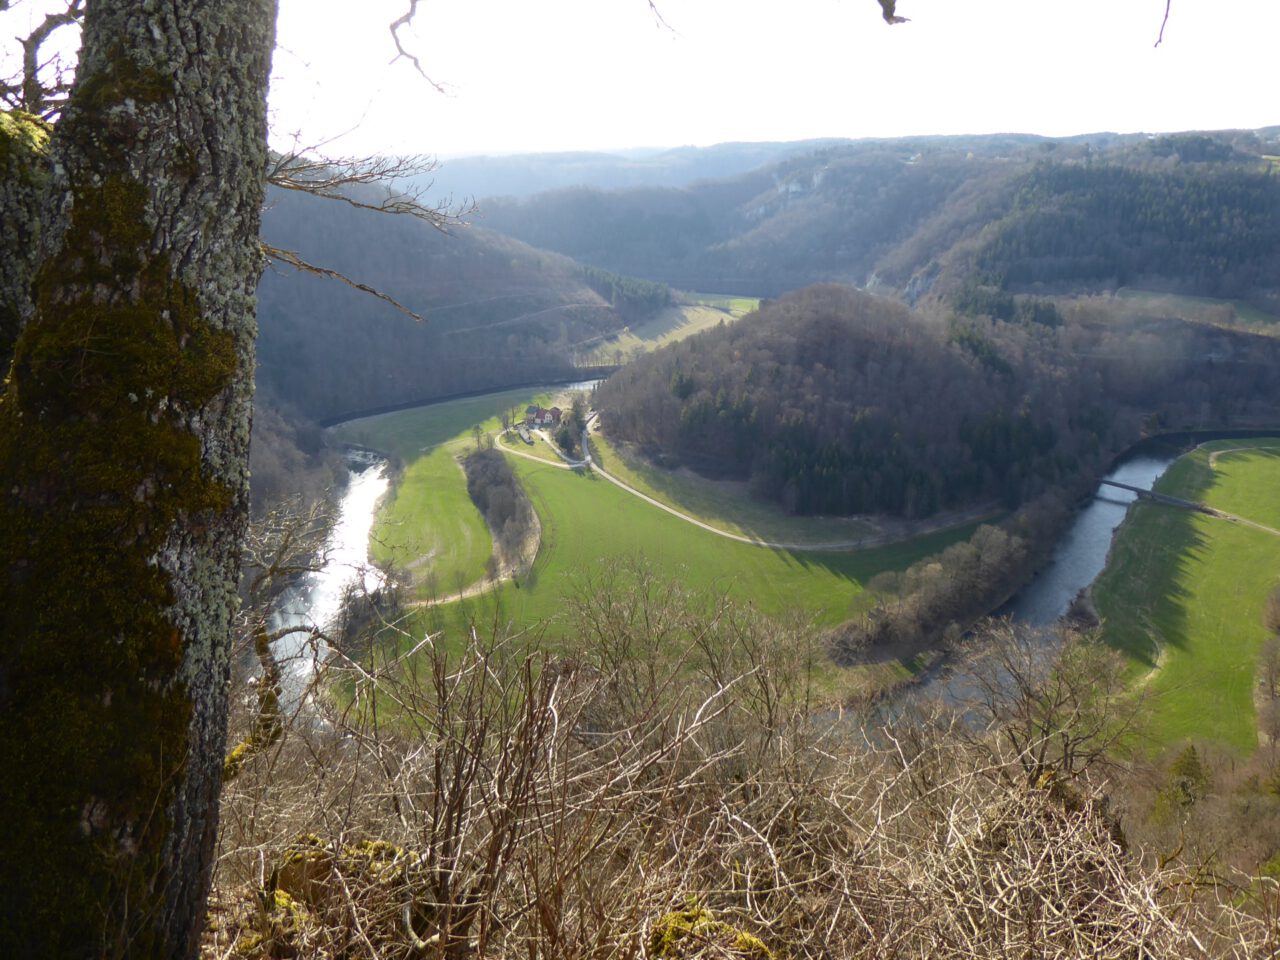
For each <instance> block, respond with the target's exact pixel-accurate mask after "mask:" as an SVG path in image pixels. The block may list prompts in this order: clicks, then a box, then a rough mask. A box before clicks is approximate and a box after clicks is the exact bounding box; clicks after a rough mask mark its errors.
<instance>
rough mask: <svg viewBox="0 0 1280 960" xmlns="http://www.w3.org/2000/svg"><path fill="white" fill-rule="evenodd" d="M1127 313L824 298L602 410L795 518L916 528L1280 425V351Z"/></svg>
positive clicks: (738, 332) (714, 344) (667, 357)
mask: <svg viewBox="0 0 1280 960" xmlns="http://www.w3.org/2000/svg"><path fill="white" fill-rule="evenodd" d="M1113 310H1114V306H1113V305H1110V304H1103V303H1101V302H1097V303H1095V302H1091V301H1086V302H1084V303H1081V304H1077V305H1075V306H1074V307H1073V308H1071V309H1068V310H1066V311H1065V313H1066V316H1065V317H1057V319H1058V321H1059V322H1058V323H1056V324H1054V323H1043V322H1037V321H1036V316H1037V314H1038V313H1039V311H1038V310H1036V309H1034V308H1033V309H1030V310H1017V311H1015V317H1016V319H1015V322H1011V323H1006V322H1000V321H993V320H988V319H985V318H982V319H976V320H975V319H970V318H954V319H951V320H949V321H944V320H940V319H932V318H927V317H925V316H923V315H921V314H918V313H914V312H912V311H911V310H909V309H908V308H907V307H905V306H903V305H901V304H899V303H895V302H892V301H889V300H885V299H881V298H878V297H875V296H871V295H869V294H865V293H860V292H858V291H855V290H852V289H849V288H844V287H837V286H819V287H813V288H809V289H806V290H801V291H798V292H796V293H794V294H790V295H788V296H786V297H784V298H782V299H780V300H777V301H775V302H772V303H768V304H766V305H765V306H764V307H762V308H761V310H760V311H759V312H758V313H757V314H756V315H754V316H753V317H748V318H747V319H745V320H743V321H742V322H740V323H738V324H736V325H733V326H730V327H725V328H720V329H716V330H712V331H708V332H706V333H704V334H701V335H699V336H697V337H692V338H690V339H688V340H686V341H683V342H681V343H678V344H673V345H671V346H669V347H666V348H664V349H662V350H660V351H658V352H656V353H654V354H652V355H650V356H647V357H644V358H641V359H640V360H638V361H636V362H635V363H633V364H631V365H630V366H628V367H626V368H624V369H623V370H622V371H620V372H619V373H617V374H615V375H614V376H613V377H612V378H610V379H609V380H608V381H606V382H605V383H604V384H602V385H601V387H600V388H599V389H598V392H597V405H598V406H599V408H600V409H601V410H602V418H603V422H604V425H605V428H606V429H607V430H608V431H609V432H610V433H611V434H612V435H613V436H615V437H618V438H620V439H622V440H627V441H631V442H634V443H636V444H638V445H640V447H641V448H642V449H645V450H647V451H649V452H651V453H653V454H655V455H665V456H667V457H670V458H673V459H675V460H676V461H678V462H680V463H683V464H686V465H688V466H690V467H693V468H694V469H697V470H699V471H702V472H705V473H708V474H716V475H725V476H732V477H737V478H742V479H749V480H750V481H751V483H752V485H753V488H754V489H755V490H756V491H757V492H758V493H759V494H760V495H761V496H763V497H765V498H768V499H771V500H775V501H777V502H779V503H781V504H782V505H783V506H785V507H786V508H787V509H789V510H792V511H795V512H798V513H831V514H850V513H875V512H885V513H891V514H899V515H904V516H908V517H920V516H926V515H928V514H931V513H933V512H935V511H937V510H940V509H945V508H949V507H957V506H961V505H965V504H970V503H974V502H976V501H984V500H1000V501H1003V502H1004V503H1007V504H1014V503H1018V502H1022V501H1024V500H1026V499H1028V498H1030V497H1032V496H1034V495H1036V494H1038V493H1041V492H1043V491H1045V490H1048V489H1050V488H1053V487H1058V486H1070V485H1072V484H1073V483H1074V482H1075V481H1076V480H1077V479H1078V478H1079V477H1080V476H1081V475H1084V474H1091V473H1093V472H1096V471H1097V470H1098V469H1100V468H1101V467H1102V466H1104V465H1105V464H1106V462H1107V461H1108V460H1109V459H1110V458H1111V457H1112V456H1114V455H1115V454H1116V453H1117V452H1118V451H1119V450H1120V449H1122V448H1123V447H1124V446H1127V445H1128V444H1130V443H1132V442H1134V441H1135V440H1136V439H1137V438H1138V437H1139V436H1140V434H1141V432H1142V431H1143V430H1144V429H1153V428H1159V427H1161V426H1163V425H1168V426H1187V425H1196V424H1197V422H1205V421H1208V420H1212V421H1213V422H1214V423H1224V424H1225V423H1228V422H1234V423H1241V422H1244V421H1247V420H1249V419H1250V418H1264V417H1267V416H1271V417H1274V416H1275V415H1276V412H1277V409H1280V383H1277V382H1276V378H1275V376H1274V371H1275V369H1276V368H1277V364H1280V343H1277V342H1276V341H1275V340H1273V339H1271V338H1265V337H1254V336H1249V335H1246V334H1234V333H1228V332H1224V331H1220V330H1215V329H1211V328H1200V327H1195V326H1193V325H1191V324H1187V323H1183V322H1181V321H1170V320H1159V319H1155V318H1151V317H1143V316H1136V317H1133V318H1131V319H1125V318H1122V317H1120V316H1117V315H1115V314H1114V313H1113V312H1112V311H1113Z"/></svg>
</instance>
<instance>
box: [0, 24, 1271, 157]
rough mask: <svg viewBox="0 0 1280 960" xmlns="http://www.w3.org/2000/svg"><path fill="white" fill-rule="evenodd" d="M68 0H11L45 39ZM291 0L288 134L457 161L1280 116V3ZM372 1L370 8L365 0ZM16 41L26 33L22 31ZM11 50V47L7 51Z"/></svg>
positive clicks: (280, 117)
mask: <svg viewBox="0 0 1280 960" xmlns="http://www.w3.org/2000/svg"><path fill="white" fill-rule="evenodd" d="M53 2H54V0H27V2H23V3H19V4H17V5H16V9H14V10H11V11H9V12H8V13H5V14H0V31H3V34H2V35H5V36H11V35H14V34H17V33H20V32H25V31H23V27H24V25H25V24H24V23H23V22H21V21H23V20H24V18H31V17H35V16H37V15H42V10H41V8H43V7H46V6H48V5H49V4H51V3H53ZM898 2H899V10H898V12H899V13H900V14H902V15H904V16H908V17H911V18H912V22H911V23H906V24H901V25H898V26H895V27H889V26H887V25H886V24H885V23H884V22H883V21H882V20H881V19H880V8H879V5H878V4H877V3H876V0H657V3H658V7H659V9H660V11H661V13H662V15H663V17H664V18H665V20H666V23H667V26H663V25H662V24H660V23H659V22H657V20H656V19H655V17H654V14H653V13H652V12H651V11H650V9H649V5H648V2H647V0H421V2H420V4H419V7H420V11H419V14H418V17H417V20H416V21H415V24H414V26H413V28H412V29H411V30H409V31H405V33H404V39H405V41H406V43H407V44H409V46H410V47H411V49H412V50H413V51H414V52H415V53H417V54H418V56H419V57H420V58H421V59H422V61H423V64H424V66H425V68H426V70H427V72H428V73H429V74H430V75H431V76H432V77H433V78H434V79H436V80H438V81H440V82H441V83H443V84H445V85H446V86H447V87H448V90H449V92H448V94H447V95H443V96H442V95H441V94H439V93H436V92H435V91H434V90H433V89H432V88H431V87H429V86H428V85H427V84H426V83H425V82H424V81H423V80H421V78H419V77H418V76H417V75H416V74H415V73H414V71H413V69H412V67H410V66H409V64H408V63H407V62H405V61H401V62H399V63H395V64H392V63H390V61H391V60H392V58H393V55H394V47H393V45H392V43H391V38H390V36H389V34H388V30H387V27H388V24H389V23H390V22H391V21H392V20H394V19H395V18H396V17H398V16H399V15H400V14H401V13H403V12H404V10H405V9H406V8H407V5H408V0H362V2H360V3H359V4H352V3H351V0H280V25H279V48H278V50H277V52H276V58H275V62H276V75H275V77H274V80H273V88H272V96H271V102H272V108H273V127H274V130H275V138H276V141H277V143H278V144H280V145H284V144H285V143H286V142H288V139H289V135H290V134H292V133H295V132H298V133H300V134H301V138H302V142H303V143H304V144H309V143H316V142H319V141H322V140H329V139H330V138H333V137H335V136H339V135H343V134H345V135H343V136H341V137H340V138H339V139H338V140H336V141H335V142H333V143H331V144H330V145H329V147H328V149H327V152H328V153H330V154H331V155H333V154H339V153H372V152H388V153H390V152H396V153H404V152H420V153H434V154H438V155H440V156H443V157H448V156H457V155H462V154H469V153H481V152H490V153H512V152H520V151H530V150H539V151H543V150H581V149H606V150H607V149H617V148H624V147H640V146H654V147H656V146H678V145H683V144H700V145H701V144H711V143H718V142H722V141H727V140H792V139H800V138H807V137H865V136H897V135H902V134H928V133H988V132H995V131H1019V132H1030V133H1043V134H1051V135H1062V134H1072V133H1088V132H1092V131H1098V130H1116V131H1149V132H1156V131H1167V130H1185V129H1193V128H1195V129H1210V128H1213V129H1216V128H1223V127H1256V126H1264V125H1270V124H1276V123H1280V106H1278V105H1277V97H1276V81H1275V76H1276V66H1277V47H1278V46H1280V0H1231V2H1229V3H1228V2H1224V0H1173V8H1172V15H1171V17H1170V20H1169V25H1168V28H1167V30H1166V32H1165V42H1164V44H1163V45H1162V46H1161V47H1160V48H1159V49H1153V47H1152V44H1153V43H1154V41H1155V38H1156V36H1157V34H1158V33H1159V30H1160V21H1161V19H1162V17H1163V15H1164V3H1165V0H1000V2H996V0H898ZM355 7H358V8H359V9H358V12H356V13H353V12H352V11H353V8H355ZM11 46H12V45H11ZM4 52H6V53H7V52H10V51H4Z"/></svg>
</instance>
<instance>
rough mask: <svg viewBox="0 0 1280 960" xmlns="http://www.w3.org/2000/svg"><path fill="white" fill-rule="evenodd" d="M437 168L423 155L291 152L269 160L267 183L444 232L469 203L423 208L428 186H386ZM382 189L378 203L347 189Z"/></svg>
mask: <svg viewBox="0 0 1280 960" xmlns="http://www.w3.org/2000/svg"><path fill="white" fill-rule="evenodd" d="M435 169H436V162H435V160H434V159H433V158H431V157H427V156H423V155H417V154H415V155H412V156H408V157H380V156H370V157H340V158H337V159H330V158H325V157H319V158H316V157H312V156H307V155H306V154H304V153H302V152H290V153H287V154H281V155H278V156H276V157H274V158H273V160H272V163H271V166H270V168H269V169H268V170H267V182H268V183H269V184H271V185H272V186H275V187H279V188H280V189H282V190H297V191H300V192H303V193H311V194H315V195H316V196H320V197H324V198H326V199H328V200H341V201H342V202H343V203H347V204H350V205H351V206H353V207H357V208H359V209H361V210H373V211H375V212H377V213H394V214H403V215H407V216H410V217H416V218H417V219H419V220H423V221H425V222H427V223H429V224H431V226H433V227H435V228H436V229H437V230H439V231H441V232H442V233H447V232H448V228H449V227H450V226H454V225H457V224H460V223H462V222H463V221H464V218H465V217H466V216H468V215H469V214H471V213H473V212H474V210H475V204H474V203H473V202H471V201H470V200H467V201H464V202H463V203H462V204H461V205H455V203H454V201H453V197H451V196H450V197H447V198H444V199H441V200H438V201H436V202H435V203H426V202H424V201H423V197H424V196H425V195H426V194H427V193H428V192H429V191H430V190H431V187H432V186H433V184H432V182H428V183H426V184H425V185H424V184H415V185H413V186H412V187H410V188H409V189H408V190H398V191H397V190H392V189H391V188H390V187H389V186H387V185H389V184H392V183H395V182H396V181H400V180H404V179H407V178H410V177H422V176H426V175H428V174H430V173H432V172H433V171H434V170H435ZM377 186H384V187H386V192H385V194H384V195H383V196H381V197H380V198H378V199H372V198H366V197H365V196H364V195H361V194H360V193H359V192H358V191H353V189H352V188H360V187H377Z"/></svg>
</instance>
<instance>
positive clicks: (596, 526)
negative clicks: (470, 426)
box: [428, 459, 973, 637]
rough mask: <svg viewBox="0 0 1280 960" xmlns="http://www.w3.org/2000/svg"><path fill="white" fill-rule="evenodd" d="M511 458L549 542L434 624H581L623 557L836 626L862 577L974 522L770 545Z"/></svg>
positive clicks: (590, 478) (895, 565)
mask: <svg viewBox="0 0 1280 960" xmlns="http://www.w3.org/2000/svg"><path fill="white" fill-rule="evenodd" d="M512 464H513V466H514V468H515V470H516V472H517V474H518V475H519V476H520V478H521V480H522V481H523V482H524V485H525V489H526V490H527V491H528V492H529V495H530V498H531V499H532V500H533V503H534V506H535V508H536V509H537V511H538V515H539V517H540V518H541V520H542V531H543V535H542V549H541V551H540V552H539V554H538V559H537V561H536V563H535V564H534V566H533V569H532V571H531V572H530V573H529V575H528V576H526V577H524V578H522V579H521V580H520V581H519V582H518V584H517V583H506V584H503V585H501V586H499V587H497V588H496V589H495V590H494V591H493V592H492V593H490V594H487V595H485V596H483V597H480V598H473V599H471V600H467V601H463V602H462V603H458V604H451V605H449V608H447V609H441V608H435V609H433V610H432V611H430V613H431V616H432V619H431V622H430V623H429V624H428V627H429V628H430V629H446V630H447V631H448V632H449V633H451V634H452V633H456V632H457V631H458V629H459V628H461V627H464V626H465V625H467V624H469V623H471V622H475V623H477V624H480V625H487V624H493V623H497V624H502V625H507V624H511V625H515V626H519V627H525V626H533V625H535V624H545V625H546V629H547V633H548V634H549V635H550V636H553V637H554V636H556V635H559V634H563V633H564V632H565V631H567V630H572V628H573V625H572V624H571V623H569V622H567V620H566V617H565V614H566V603H565V601H566V598H568V597H571V596H573V595H574V594H575V593H577V592H579V591H583V590H587V589H589V588H590V585H591V583H592V582H593V580H594V579H596V578H598V577H599V576H600V575H601V573H602V572H603V571H604V570H605V569H606V568H607V567H608V566H609V565H610V564H611V563H614V562H617V561H628V560H633V559H637V558H638V559H641V560H642V561H643V562H645V563H646V564H648V565H649V566H650V568H651V569H653V570H654V571H655V572H657V573H658V574H659V575H661V576H663V577H672V578H675V579H677V580H679V581H680V582H681V583H682V584H684V585H685V586H686V587H687V588H689V589H691V590H693V591H716V592H720V591H723V592H726V593H728V594H729V595H731V596H736V597H738V598H740V599H742V600H745V601H749V602H751V603H752V604H754V605H755V606H756V607H757V608H758V609H760V610H761V611H763V612H764V613H767V614H773V615H781V614H783V613H787V612H789V611H798V612H801V613H803V614H805V615H807V616H809V617H811V618H812V619H813V620H814V622H815V623H816V624H817V625H831V624H835V623H838V622H840V621H841V620H843V619H846V618H847V617H849V616H850V615H851V614H853V613H856V612H857V611H859V610H861V609H863V606H864V604H865V603H866V600H867V598H866V596H865V595H864V593H863V588H862V585H863V584H864V583H865V582H866V581H867V580H868V579H869V578H870V577H872V576H874V575H875V574H876V573H878V572H880V571H881V570H885V569H891V568H892V569H901V568H905V567H906V566H909V565H910V564H911V563H914V562H915V561H916V560H918V559H920V558H922V557H925V556H928V555H929V554H931V553H935V552H937V551H938V550H940V549H942V548H943V547H945V546H946V545H948V544H950V543H952V542H954V541H955V540H957V539H960V538H963V537H967V536H968V535H969V534H970V533H972V529H973V527H972V525H969V526H964V527H959V528H954V529H950V530H947V531H942V532H939V533H936V534H932V535H929V536H925V537H921V538H919V539H916V540H912V541H908V542H904V543H899V544H894V545H891V546H887V547H882V548H877V549H872V550H864V551H860V552H852V553H829V552H816V553H805V552H798V551H786V550H770V549H766V548H763V547H756V546H752V545H750V544H744V543H738V542H735V541H732V540H726V539H724V538H723V537H718V536H716V535H715V534H712V533H709V532H707V531H705V530H701V529H699V528H697V527H695V526H693V525H691V524H689V523H686V522H685V521H683V520H680V519H679V518H677V517H673V516H671V515H670V514H667V513H664V512H662V511H660V510H657V509H656V508H654V507H653V506H651V505H650V504H647V503H645V502H644V501H642V500H639V499H638V498H636V497H634V496H632V495H631V494H629V493H626V492H625V491H623V490H621V489H619V488H618V487H617V486H615V485H614V484H612V483H609V482H608V481H607V480H604V479H602V478H601V477H599V476H596V475H594V474H591V473H585V472H574V471H569V470H557V469H555V468H552V467H549V466H542V465H540V464H537V463H534V462H531V461H528V460H521V459H513V461H512Z"/></svg>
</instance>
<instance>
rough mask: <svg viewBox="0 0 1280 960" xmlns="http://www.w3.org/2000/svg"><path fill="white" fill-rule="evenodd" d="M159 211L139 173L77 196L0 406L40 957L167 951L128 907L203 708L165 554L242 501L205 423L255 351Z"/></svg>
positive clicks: (8, 762) (10, 814) (13, 794)
mask: <svg viewBox="0 0 1280 960" xmlns="http://www.w3.org/2000/svg"><path fill="white" fill-rule="evenodd" d="M145 200H146V191H145V189H144V188H143V187H142V186H141V185H140V184H137V183H133V182H130V181H129V180H127V179H125V178H121V177H113V178H108V179H107V180H106V181H104V182H103V183H102V184H101V185H100V186H96V187H93V188H90V189H83V190H81V191H80V192H79V193H78V194H77V195H76V196H75V198H74V208H73V211H72V214H71V220H70V225H69V227H68V230H67V232H66V236H65V241H64V243H65V251H64V253H63V255H61V256H59V257H57V258H54V259H52V260H51V261H50V263H49V265H47V266H45V267H44V268H43V269H42V270H41V272H40V273H39V274H38V275H37V277H36V280H35V284H34V291H35V298H34V299H35V305H36V310H35V314H34V317H33V318H32V320H31V321H30V322H29V323H28V325H27V326H26V328H25V329H24V331H23V332H22V334H21V336H20V337H19V339H18V341H17V345H16V350H15V354H14V360H13V370H14V375H13V376H12V378H11V379H10V380H9V382H8V383H7V384H6V389H5V392H4V395H3V397H2V398H0V477H4V483H5V489H3V490H0V556H3V557H5V559H6V567H7V569H6V570H5V571H4V573H3V574H0V714H4V715H6V737H5V739H4V741H3V742H0V770H2V771H3V775H2V776H0V784H2V785H0V822H4V823H5V834H6V840H5V842H4V845H3V851H4V853H5V854H6V855H7V856H6V857H5V859H6V861H7V862H6V866H5V873H6V877H5V885H6V886H7V887H8V889H9V890H10V891H12V892H11V893H7V894H5V895H4V896H5V902H4V903H3V908H4V909H0V944H3V943H9V944H13V943H18V942H21V941H22V938H23V937H24V936H27V937H37V938H38V939H37V940H35V941H29V942H38V943H42V944H45V945H47V949H46V950H45V951H43V952H41V951H37V953H36V954H33V955H47V956H65V955H73V954H74V955H80V953H81V952H82V951H83V950H84V949H86V948H88V949H91V950H97V951H99V952H101V953H103V954H106V953H110V952H111V951H112V949H113V946H118V943H117V941H118V940H119V938H120V937H122V936H123V937H129V938H132V942H131V945H130V951H129V952H130V953H131V955H138V956H158V955H162V954H164V953H165V952H166V951H165V946H164V945H163V944H160V943H154V942H148V937H149V936H151V934H150V933H149V929H150V928H149V926H148V925H149V923H150V922H151V920H150V918H148V917H145V916H139V915H136V914H133V913H131V912H130V909H129V907H130V905H137V904H147V903H154V902H155V896H154V887H155V885H156V884H157V882H158V878H159V877H160V876H161V875H162V871H161V868H160V863H161V858H162V852H163V847H164V843H165V838H166V828H167V824H166V823H165V811H166V809H168V807H169V802H170V799H171V797H172V795H173V790H174V784H175V783H176V781H177V780H178V779H179V774H180V772H181V770H182V767H183V764H184V763H185V759H186V755H187V751H188V744H187V738H188V724H189V720H190V717H191V705H190V701H189V697H188V693H187V691H186V689H185V688H184V687H183V685H182V684H181V683H180V682H179V681H177V680H176V678H177V677H179V676H180V672H181V669H180V668H181V665H182V662H183V653H184V644H185V640H186V638H185V637H184V636H183V635H182V632H181V631H180V630H179V629H178V628H177V627H176V626H175V625H174V624H173V623H172V622H171V621H170V619H169V618H168V617H167V616H166V614H165V612H164V611H165V610H166V609H167V608H169V607H170V606H171V605H172V604H173V600H174V598H173V594H172V590H171V587H170V582H169V577H168V574H166V573H165V572H164V571H163V570H162V569H161V567H160V566H159V565H158V564H157V563H156V557H157V554H158V552H159V551H160V550H161V548H162V547H163V546H164V545H165V544H166V541H167V540H168V538H169V535H170V530H171V527H173V526H174V525H175V524H178V523H181V524H182V525H184V526H185V527H186V528H187V529H190V530H194V531H196V534H197V536H198V535H199V531H200V530H201V529H202V527H204V526H207V525H208V521H209V519H210V518H213V517H214V516H216V515H217V514H219V513H220V512H221V511H224V510H226V509H227V508H228V507H229V505H230V504H231V502H232V500H233V492H232V491H231V490H229V489H228V488H227V487H225V486H224V485H222V484H220V483H218V482H215V481H213V480H211V479H209V478H208V477H207V476H206V475H205V471H204V469H203V468H202V449H201V441H200V439H199V437H198V436H197V435H196V434H195V433H194V432H193V431H192V429H191V426H192V424H193V423H194V422H197V420H198V418H199V416H200V412H201V410H202V408H203V407H204V406H205V405H206V404H209V403H210V402H211V401H212V400H213V399H214V398H215V397H217V396H218V395H219V394H220V393H221V392H222V391H223V390H224V389H225V388H226V387H227V386H228V384H229V383H230V382H231V380H232V377H233V376H234V374H235V372H236V369H237V353H236V349H235V343H234V338H233V337H232V335H231V334H229V333H227V332H223V331H219V330H215V329H212V328H211V327H210V326H209V325H208V324H207V323H206V322H205V320H204V318H203V316H202V313H201V310H200V307H199V304H198V302H197V297H196V293H195V291H194V290H192V289H189V288H188V287H186V286H185V285H183V284H181V283H179V282H177V281H175V280H173V279H172V270H171V265H170V263H169V261H168V258H167V257H165V256H161V255H155V254H152V253H151V252H150V234H149V231H148V229H147V227H146V224H145V217H144V216H143V209H144V204H145ZM49 878H54V882H56V885H57V888H58V889H57V893H56V896H50V895H49V891H48V889H47V882H48V879H49ZM104 890H107V891H110V896H109V897H108V898H107V899H106V901H105V902H109V903H111V904H112V912H111V913H110V914H109V915H107V916H104V915H103V913H102V907H101V905H102V904H103V903H104V897H103V891H104Z"/></svg>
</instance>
